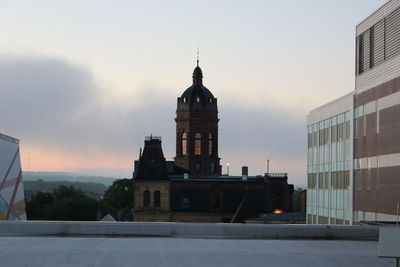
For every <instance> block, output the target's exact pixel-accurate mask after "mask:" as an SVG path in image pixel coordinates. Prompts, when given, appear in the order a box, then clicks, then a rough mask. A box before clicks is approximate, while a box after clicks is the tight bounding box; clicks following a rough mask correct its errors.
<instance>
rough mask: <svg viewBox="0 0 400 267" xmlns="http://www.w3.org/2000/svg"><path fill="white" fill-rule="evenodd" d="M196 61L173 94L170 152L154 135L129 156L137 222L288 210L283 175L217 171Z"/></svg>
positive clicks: (209, 107)
mask: <svg viewBox="0 0 400 267" xmlns="http://www.w3.org/2000/svg"><path fill="white" fill-rule="evenodd" d="M202 79H203V73H202V70H201V69H200V67H199V65H198V62H197V66H196V68H195V69H194V71H193V85H192V86H190V87H189V88H188V89H186V90H185V91H184V93H183V94H182V96H181V97H178V101H177V111H176V118H175V121H176V156H175V158H174V161H166V160H165V157H164V155H163V151H162V147H161V138H160V137H153V136H150V137H146V140H145V146H144V150H143V154H141V155H140V158H139V160H137V161H135V170H134V174H133V178H134V179H135V196H134V210H135V220H138V221H192V222H193V221H194V222H199V221H200V222H221V221H226V222H240V221H243V220H244V219H246V218H250V217H254V216H257V215H258V214H260V213H271V212H274V211H275V210H281V211H283V212H290V211H292V193H293V185H288V183H287V175H286V174H265V175H259V176H248V175H247V167H244V168H243V173H242V175H241V176H227V175H221V166H220V158H219V156H218V121H219V119H218V107H217V99H216V98H215V97H214V96H213V94H212V93H211V91H210V90H208V89H207V88H206V87H205V86H204V85H203V81H202Z"/></svg>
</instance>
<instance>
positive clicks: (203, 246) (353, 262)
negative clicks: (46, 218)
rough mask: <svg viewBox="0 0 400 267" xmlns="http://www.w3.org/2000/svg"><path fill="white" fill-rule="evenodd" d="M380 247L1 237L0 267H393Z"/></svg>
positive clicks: (288, 242) (299, 242)
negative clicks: (380, 256)
mask: <svg viewBox="0 0 400 267" xmlns="http://www.w3.org/2000/svg"><path fill="white" fill-rule="evenodd" d="M377 248H378V242H372V241H371V242H368V241H325V240H324V241H321V240H316V241H313V240H232V239H189V238H134V237H132V238H120V237H115V238H112V237H110V238H107V237H106V238H104V237H26V236H24V237H0V266H147V267H149V266H190V267H193V266H271V267H274V266H279V267H284V266H291V267H292V266H324V267H329V266H335V267H336V266H340V267H344V266H363V267H365V266H371V267H379V266H394V260H391V259H380V258H378V256H377Z"/></svg>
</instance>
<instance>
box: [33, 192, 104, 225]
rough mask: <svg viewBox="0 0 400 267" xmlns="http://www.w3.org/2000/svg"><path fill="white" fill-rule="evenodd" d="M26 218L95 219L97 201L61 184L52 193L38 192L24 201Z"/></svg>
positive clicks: (97, 207)
mask: <svg viewBox="0 0 400 267" xmlns="http://www.w3.org/2000/svg"><path fill="white" fill-rule="evenodd" d="M26 207H27V208H26V211H27V217H28V220H64V221H94V220H96V219H97V218H96V215H97V210H98V209H99V202H98V201H97V200H95V199H92V198H90V197H87V196H86V195H84V194H83V193H82V192H81V191H79V190H76V189H75V188H74V187H72V186H69V187H67V186H64V185H61V186H59V187H57V188H56V189H55V190H54V191H53V193H42V192H39V193H37V194H35V195H34V196H32V198H31V200H29V201H27V202H26Z"/></svg>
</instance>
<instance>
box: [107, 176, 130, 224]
mask: <svg viewBox="0 0 400 267" xmlns="http://www.w3.org/2000/svg"><path fill="white" fill-rule="evenodd" d="M133 186H134V183H133V180H132V179H120V180H116V181H114V182H113V184H112V185H111V186H110V187H109V188H108V189H107V190H106V192H105V193H104V197H103V201H102V202H103V203H102V204H103V211H104V212H105V213H111V214H112V215H113V216H114V218H118V217H120V218H121V219H123V220H132V209H133ZM118 215H120V216H118Z"/></svg>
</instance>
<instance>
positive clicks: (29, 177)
mask: <svg viewBox="0 0 400 267" xmlns="http://www.w3.org/2000/svg"><path fill="white" fill-rule="evenodd" d="M22 176H23V180H24V181H37V180H43V181H47V182H56V181H64V182H84V183H100V184H103V185H105V186H107V187H108V186H110V185H111V184H112V183H113V182H114V181H115V180H117V178H114V177H101V176H84V175H79V174H74V173H69V172H23V174H22Z"/></svg>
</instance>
